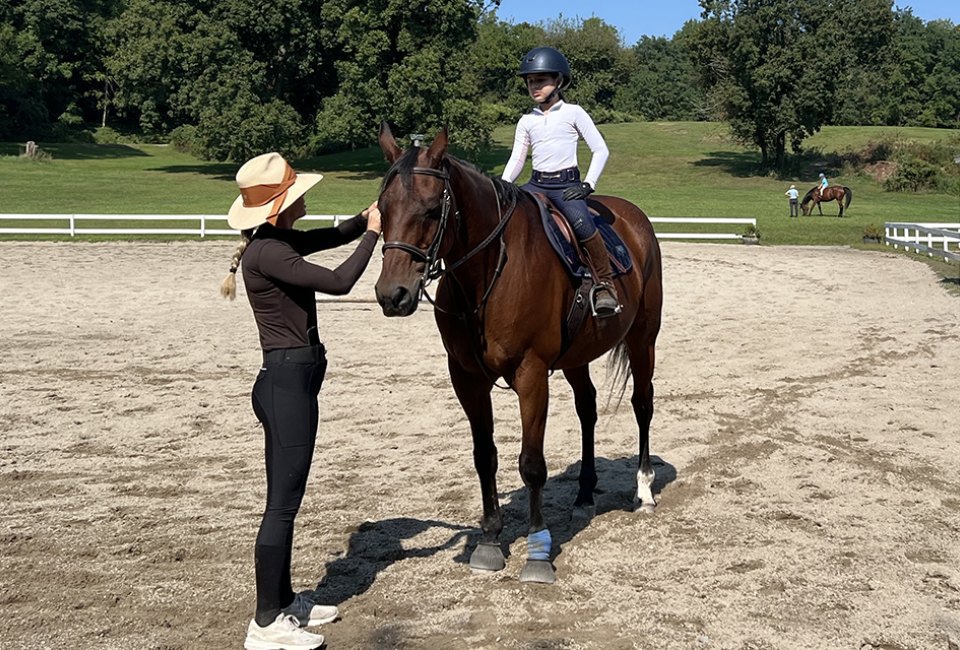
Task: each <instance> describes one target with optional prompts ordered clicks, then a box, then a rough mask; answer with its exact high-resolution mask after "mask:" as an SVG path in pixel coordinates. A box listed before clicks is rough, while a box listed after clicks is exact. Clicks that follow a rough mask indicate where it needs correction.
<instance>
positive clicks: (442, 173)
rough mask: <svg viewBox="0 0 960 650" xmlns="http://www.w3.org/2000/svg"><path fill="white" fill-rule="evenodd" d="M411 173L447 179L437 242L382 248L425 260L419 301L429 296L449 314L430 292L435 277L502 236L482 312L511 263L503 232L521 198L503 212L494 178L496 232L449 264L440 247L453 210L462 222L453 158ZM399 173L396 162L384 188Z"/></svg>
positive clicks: (399, 243) (395, 243)
mask: <svg viewBox="0 0 960 650" xmlns="http://www.w3.org/2000/svg"><path fill="white" fill-rule="evenodd" d="M410 172H411V173H413V174H421V175H424V176H434V177H436V178H439V179H441V180H443V198H442V199H441V200H442V203H441V207H440V225H439V227H438V228H437V233H436V235H434V237H433V241H432V242H430V245H429V246H428V247H427V248H426V249H423V248H419V247H417V246H414V245H413V244H409V243H407V242H404V241H399V240H394V241H388V242H384V244H383V249H382V250H383V252H384V253H386V252H387V251H388V250H390V249H391V248H397V249H400V250H402V251H404V252H405V253H408V254H409V255H410V256H411V257H413V258H414V259H416V260H422V261H423V262H424V269H423V273H422V274H421V276H420V296H417V299H418V300H419V299H420V297H426V299H427V300H428V301H429V302H430V304H431V305H433V306H434V308H436V309H439V310H440V311H443V312H444V313H449V312H446V311H445V310H444V309H442V308H441V307H439V306H438V305H437V304H436V302H434V300H433V298H431V297H430V294H428V293H427V286H428V285H429V284H430V283H431V282H433V281H434V280H436V279H438V278H441V277H443V276H444V275H445V274H447V273H451V274H452V273H453V271H455V270H456V269H457V268H459V267H460V266H462V265H463V264H464V263H465V262H466V261H467V260H469V259H470V258H471V257H473V256H474V255H476V254H477V253H479V252H480V251H482V250H483V249H484V248H486V247H487V246H489V245H490V243H491V242H493V240H494V239H496V238H498V237H499V238H500V256H499V259H498V260H497V267H496V270H495V271H494V275H493V280H492V281H491V282H490V284H489V285H488V286H487V289H486V291H484V294H483V298H482V299H481V300H480V302H479V304H478V305H477V306H476V307H475V308H474V310H473V313H474V314H476V313H477V312H478V311H480V309H481V308H482V307H483V306H484V304H486V302H487V299H488V298H489V297H490V293H491V292H492V291H493V287H494V285H495V284H496V283H497V279H498V278H499V277H500V274H501V272H502V271H503V267H504V265H505V264H506V263H507V247H506V242H505V241H504V239H503V231H504V229H505V228H506V226H507V223H508V222H509V221H510V217H512V216H513V213H514V211H515V208H516V207H517V199H516V197H515V196H514V197H511V200H510V205H509V208H508V210H507V212H506V214H504V213H503V211H502V205H501V199H500V194H499V192H497V186H496V184H494V182H493V179H490V184H491V185H493V193H494V195H495V196H496V197H497V226H496V227H495V228H494V229H493V231H491V232H490V234H489V235H487V236H486V237H485V238H484V240H483V241H482V242H480V243H479V244H477V245H476V246H475V247H474V248H472V249H471V250H470V251H469V252H468V253H466V254H465V255H464V256H463V257H461V258H460V259H458V260H457V261H456V262H454V263H452V264H450V265H449V266H447V265H445V264H444V263H443V260H442V259H441V257H440V254H439V251H440V246H441V244H442V243H443V237H444V235H445V234H446V231H447V224H448V222H449V220H450V212H451V211H453V214H454V217H455V218H456V222H457V226H458V227H459V224H460V210H459V209H455V207H454V206H455V204H456V199H455V198H454V196H453V188H452V187H451V185H450V165H449V161H447V160H446V159H444V161H443V169H434V168H432V167H413V168H412V169H411V170H410ZM398 173H399V169H398V168H397V164H396V163H394V165H393V166H392V167H391V168H390V169H389V170H388V171H387V175H386V177H385V178H384V181H383V189H386V188H387V185H389V184H390V181H391V180H393V177H394V176H396V175H397V174H398Z"/></svg>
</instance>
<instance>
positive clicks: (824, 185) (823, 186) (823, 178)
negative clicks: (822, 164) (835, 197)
mask: <svg viewBox="0 0 960 650" xmlns="http://www.w3.org/2000/svg"><path fill="white" fill-rule="evenodd" d="M829 185H830V183H828V182H827V177H826V176H825V175H824V173H823V172H820V187H818V188H817V190H819V192H820V194H823V191H824V190H825V189H827V187H828V186H829Z"/></svg>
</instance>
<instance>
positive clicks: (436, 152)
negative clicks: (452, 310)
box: [427, 127, 448, 165]
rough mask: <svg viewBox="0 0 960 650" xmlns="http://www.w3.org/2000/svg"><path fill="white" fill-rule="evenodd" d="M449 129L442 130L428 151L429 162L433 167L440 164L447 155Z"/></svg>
mask: <svg viewBox="0 0 960 650" xmlns="http://www.w3.org/2000/svg"><path fill="white" fill-rule="evenodd" d="M447 142H448V137H447V127H443V128H442V129H440V133H438V134H437V137H435V138H434V139H433V142H432V143H431V144H430V148H429V149H427V160H428V161H429V163H430V164H431V165H437V164H439V163H440V160H441V159H442V158H443V155H444V154H445V153H447Z"/></svg>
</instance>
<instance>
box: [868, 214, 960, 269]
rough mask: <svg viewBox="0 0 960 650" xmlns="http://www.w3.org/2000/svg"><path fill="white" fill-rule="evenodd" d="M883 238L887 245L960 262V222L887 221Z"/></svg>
mask: <svg viewBox="0 0 960 650" xmlns="http://www.w3.org/2000/svg"><path fill="white" fill-rule="evenodd" d="M883 239H884V243H885V244H886V245H887V246H893V247H894V248H900V247H901V246H902V247H903V248H904V249H905V250H913V251H916V252H917V253H926V254H927V255H928V256H929V257H934V256H936V257H942V258H943V259H944V261H950V260H953V261H955V262H960V223H901V222H887V223H885V224H884V238H883Z"/></svg>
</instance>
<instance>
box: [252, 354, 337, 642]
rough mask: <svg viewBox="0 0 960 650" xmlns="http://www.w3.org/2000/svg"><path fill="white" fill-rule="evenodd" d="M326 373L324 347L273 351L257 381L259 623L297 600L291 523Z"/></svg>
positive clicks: (314, 435) (301, 491)
mask: <svg viewBox="0 0 960 650" xmlns="http://www.w3.org/2000/svg"><path fill="white" fill-rule="evenodd" d="M326 371H327V357H326V353H325V351H324V348H323V346H322V345H312V346H307V347H302V348H287V349H281V350H271V351H269V352H264V354H263V366H262V367H261V368H260V373H259V374H258V375H257V380H256V382H255V383H254V385H253V395H252V399H253V412H254V413H255V414H256V416H257V419H258V420H260V422H261V424H263V432H264V457H265V460H266V470H267V506H266V509H265V510H264V513H263V519H262V520H261V522H260V532H259V533H258V534H257V544H256V548H255V553H254V558H255V562H256V577H257V614H256V621H257V624H258V625H261V626H264V625H268V624H270V623H272V622H273V621H274V620H275V619H276V617H277V615H278V614H279V613H280V610H281V609H282V608H283V607H286V606H287V605H289V604H290V603H291V602H292V601H293V597H294V593H293V587H292V585H291V582H290V555H291V549H292V547H293V522H294V519H296V516H297V511H298V510H299V509H300V502H301V501H302V500H303V494H304V491H305V490H306V487H307V477H308V475H309V474H310V463H311V461H312V460H313V448H314V443H315V442H316V438H317V424H318V421H319V406H318V404H317V395H318V394H319V393H320V386H321V385H322V384H323V377H324V375H325V374H326Z"/></svg>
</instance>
